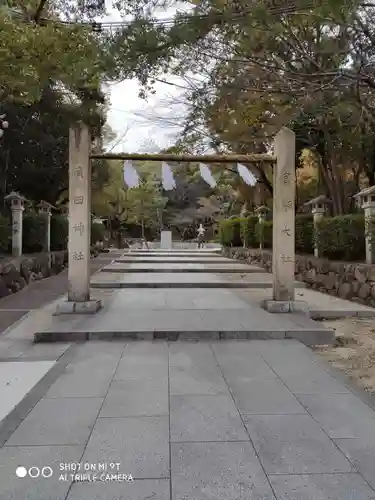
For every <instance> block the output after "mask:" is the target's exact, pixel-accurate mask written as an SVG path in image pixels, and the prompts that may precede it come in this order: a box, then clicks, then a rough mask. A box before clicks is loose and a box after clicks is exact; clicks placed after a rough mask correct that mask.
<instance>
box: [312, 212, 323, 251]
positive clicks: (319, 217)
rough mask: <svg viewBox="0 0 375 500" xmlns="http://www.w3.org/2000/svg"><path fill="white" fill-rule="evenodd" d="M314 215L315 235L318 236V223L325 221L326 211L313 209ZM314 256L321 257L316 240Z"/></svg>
mask: <svg viewBox="0 0 375 500" xmlns="http://www.w3.org/2000/svg"><path fill="white" fill-rule="evenodd" d="M312 214H313V219H314V233H315V234H316V233H317V226H318V222H319V221H320V220H322V219H323V217H324V215H325V209H324V208H313V210H312ZM314 256H315V257H320V254H319V247H318V244H317V242H316V240H315V241H314Z"/></svg>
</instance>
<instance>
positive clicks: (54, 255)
mask: <svg viewBox="0 0 375 500" xmlns="http://www.w3.org/2000/svg"><path fill="white" fill-rule="evenodd" d="M67 263H68V252H66V251H65V252H64V251H61V252H51V253H38V254H35V255H29V256H21V257H17V258H7V259H4V260H3V261H1V262H0V298H1V297H5V296H6V295H10V294H11V293H16V292H18V291H19V290H22V289H23V288H24V287H25V286H26V285H28V284H29V283H30V282H31V281H36V280H40V279H43V278H47V277H48V276H52V275H53V274H58V273H60V272H61V271H62V270H63V269H65V267H66V266H67Z"/></svg>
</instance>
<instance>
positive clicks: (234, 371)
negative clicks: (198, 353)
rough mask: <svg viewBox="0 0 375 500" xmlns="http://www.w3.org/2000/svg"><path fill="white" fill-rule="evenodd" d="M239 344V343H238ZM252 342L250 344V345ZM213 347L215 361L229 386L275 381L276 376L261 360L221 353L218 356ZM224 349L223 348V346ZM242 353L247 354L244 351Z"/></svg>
mask: <svg viewBox="0 0 375 500" xmlns="http://www.w3.org/2000/svg"><path fill="white" fill-rule="evenodd" d="M240 342H241V341H240ZM252 343H253V342H251V344H252ZM217 347H218V346H215V347H214V349H215V352H216V359H217V361H218V363H219V365H220V369H221V370H222V372H223V374H224V377H225V379H226V381H227V382H228V384H229V385H231V382H232V381H236V382H238V383H240V382H242V383H247V382H249V381H251V380H252V379H276V378H277V375H276V373H275V372H274V371H273V370H272V368H271V367H270V366H269V365H268V364H267V363H266V362H265V361H263V360H262V359H260V358H259V357H258V358H254V357H252V356H250V357H248V358H247V359H246V358H243V357H239V356H233V355H229V354H228V355H225V354H224V353H223V352H222V353H220V354H218V353H217V351H216V349H217ZM224 347H225V346H224ZM244 352H248V351H247V350H245V351H244Z"/></svg>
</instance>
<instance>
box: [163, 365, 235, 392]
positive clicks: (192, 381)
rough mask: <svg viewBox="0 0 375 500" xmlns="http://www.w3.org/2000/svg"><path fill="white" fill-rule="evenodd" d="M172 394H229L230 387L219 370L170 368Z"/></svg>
mask: <svg viewBox="0 0 375 500" xmlns="http://www.w3.org/2000/svg"><path fill="white" fill-rule="evenodd" d="M170 394H171V395H176V396H177V395H181V396H182V395H194V394H206V395H209V394H228V387H227V385H226V383H225V381H224V379H223V377H222V376H221V374H220V372H219V371H215V372H208V371H207V370H195V371H192V370H183V369H181V368H174V367H171V368H170Z"/></svg>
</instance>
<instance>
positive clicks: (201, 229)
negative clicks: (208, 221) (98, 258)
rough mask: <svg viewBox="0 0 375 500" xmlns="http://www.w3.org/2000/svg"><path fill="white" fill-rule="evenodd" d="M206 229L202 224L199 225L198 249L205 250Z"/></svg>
mask: <svg viewBox="0 0 375 500" xmlns="http://www.w3.org/2000/svg"><path fill="white" fill-rule="evenodd" d="M205 231H206V230H205V228H204V227H203V226H202V224H199V227H198V248H203V242H204V233H205Z"/></svg>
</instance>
